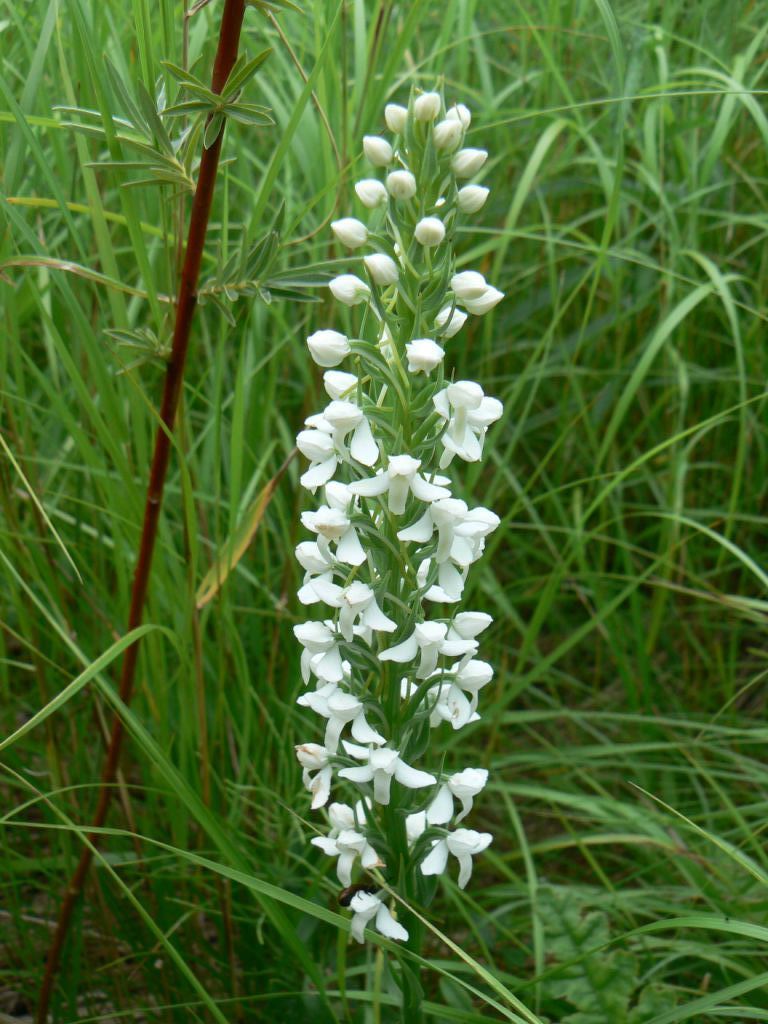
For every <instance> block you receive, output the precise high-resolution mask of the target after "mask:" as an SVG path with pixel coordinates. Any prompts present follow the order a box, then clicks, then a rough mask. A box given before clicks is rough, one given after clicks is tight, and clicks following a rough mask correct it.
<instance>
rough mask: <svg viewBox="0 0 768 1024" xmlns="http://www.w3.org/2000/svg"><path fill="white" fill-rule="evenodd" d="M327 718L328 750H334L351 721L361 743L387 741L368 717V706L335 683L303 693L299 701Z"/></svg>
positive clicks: (326, 743)
mask: <svg viewBox="0 0 768 1024" xmlns="http://www.w3.org/2000/svg"><path fill="white" fill-rule="evenodd" d="M296 703H297V704H301V706H302V707H306V708H311V709H312V710H313V711H314V712H315V713H316V714H318V715H320V716H322V717H323V718H327V719H328V725H327V726H326V727H325V740H324V741H323V743H324V746H325V748H326V750H329V751H330V752H331V753H332V754H335V753H336V751H337V750H338V749H339V740H340V739H341V733H342V731H343V729H344V726H345V725H349V724H350V723H351V726H352V729H351V731H352V735H353V736H354V738H355V739H356V740H357V742H358V743H379V744H383V743H386V742H387V741H386V738H385V737H384V736H381V735H380V734H379V733H377V732H376V730H375V729H372V728H371V726H370V725H369V724H368V721H367V720H366V717H365V708H364V706H363V704H362V702H361V701H359V700H358V699H357V697H355V696H354V695H353V694H351V693H347V692H346V690H342V689H341V687H340V686H338V684H336V683H327V684H326V685H325V686H321V687H320V688H319V689H318V690H314V691H310V692H309V693H304V694H302V695H301V697H299V698H298V700H297V701H296Z"/></svg>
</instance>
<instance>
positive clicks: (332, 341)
mask: <svg viewBox="0 0 768 1024" xmlns="http://www.w3.org/2000/svg"><path fill="white" fill-rule="evenodd" d="M307 345H309V351H310V354H311V356H312V358H313V359H314V361H315V362H316V363H317V365H318V366H338V365H339V363H340V362H341V361H342V359H343V358H344V357H345V356H348V355H349V353H350V348H349V340H348V339H347V337H346V335H344V334H340V333H339V332H338V331H315V333H314V334H310V336H309V337H308V338H307Z"/></svg>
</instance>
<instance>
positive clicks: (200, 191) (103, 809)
mask: <svg viewBox="0 0 768 1024" xmlns="http://www.w3.org/2000/svg"><path fill="white" fill-rule="evenodd" d="M244 14H245V0H225V4H224V11H223V14H222V18H221V26H220V28H219V42H218V47H217V50H216V58H215V61H214V66H213V75H212V78H211V89H212V90H213V91H214V92H217V93H218V92H221V89H222V87H223V85H224V83H225V82H226V80H227V77H228V75H229V73H230V71H231V70H232V67H233V66H234V64H235V61H236V60H237V51H238V47H239V44H240V31H241V29H242V24H243V17H244ZM223 136H224V127H223V124H222V128H221V130H220V131H219V134H218V136H217V138H216V140H215V141H214V142H213V144H212V145H211V146H210V147H209V148H207V149H203V153H202V157H201V160H200V171H199V174H198V179H197V186H196V188H195V195H194V199H193V201H192V212H191V214H190V221H189V234H188V237H187V247H186V251H185V253H184V262H183V265H182V269H181V278H180V281H179V291H178V298H177V302H176V318H175V323H174V331H173V346H172V349H171V356H170V359H169V361H168V366H167V369H166V373H165V381H164V385H163V397H162V403H161V406H160V423H159V424H158V427H157V433H156V435H155V447H154V452H153V456H152V466H151V469H150V476H149V483H148V485H147V493H146V500H145V505H144V521H143V525H142V530H141V539H140V542H139V554H138V558H137V560H136V569H135V571H134V576H133V584H132V588H131V604H130V609H129V613H128V626H127V629H128V631H130V630H132V629H135V628H136V627H137V626H139V625H141V622H142V619H143V617H144V605H145V603H146V598H147V590H148V587H149V579H150V574H151V570H152V557H153V554H154V549H155V541H156V539H157V529H158V523H159V518H160V508H161V505H162V501H163V490H164V487H165V478H166V475H167V472H168V462H169V459H170V453H171V438H172V434H173V427H174V421H175V419H176V411H177V408H178V405H179V398H180V396H181V389H182V384H183V379H184V365H185V362H186V358H187V350H188V348H189V339H190V334H191V330H192V322H193V317H194V311H195V306H196V304H197V282H198V278H199V275H200V263H201V260H202V256H203V249H204V245H205V236H206V233H207V230H208V218H209V216H210V212H211V204H212V201H213V193H214V187H215V184H216V174H217V171H218V166H219V156H220V154H221V144H222V139H223ZM138 653H139V647H138V644H137V643H134V644H132V645H131V646H130V647H128V648H127V649H126V651H125V654H124V656H123V662H122V666H121V672H120V683H119V687H118V692H119V695H120V699H121V701H122V702H123V703H124V704H125V705H128V704H130V700H131V696H132V693H133V686H134V679H135V676H136V663H137V658H138ZM124 732H125V726H124V724H123V720H122V718H121V717H120V715H119V714H118V713H116V714H115V717H114V719H113V722H112V731H111V734H110V739H109V746H108V747H107V751H106V754H105V758H104V765H103V768H102V773H101V786H100V789H99V798H98V802H97V805H96V811H95V813H94V816H93V822H92V829H93V831H92V832H90V833H89V834H88V840H89V843H88V844H87V845H86V846H85V847H84V848H83V851H82V853H81V855H80V860H79V861H78V864H77V867H76V868H75V871H74V873H73V875H72V878H71V879H70V882H69V885H68V886H67V890H66V892H65V894H64V898H63V899H62V902H61V907H60V910H59V916H58V920H57V923H56V929H55V931H54V933H53V938H52V940H51V945H50V947H49V950H48V957H47V960H46V965H45V973H44V975H43V982H42V985H41V988H40V996H39V1001H38V1005H37V1012H36V1021H37V1024H45V1022H46V1021H47V1019H48V1007H49V1004H50V1001H51V995H52V993H53V986H54V982H55V979H56V974H57V972H58V968H59V963H60V961H61V954H62V951H63V948H64V944H65V942H66V937H67V933H68V931H69V925H70V922H71V920H72V913H73V911H74V908H75V905H76V903H77V901H78V898H79V897H80V894H81V892H82V890H83V885H84V884H85V880H86V878H87V876H88V872H89V870H90V866H91V862H92V860H93V854H94V850H95V848H96V847H97V846H98V845H99V842H100V836H99V834H98V832H99V829H100V828H101V827H102V825H103V824H104V821H105V820H106V817H107V812H108V810H109V806H110V803H111V799H112V793H113V791H114V782H115V778H116V776H117V769H118V765H119V762H120V751H121V749H122V743H123V737H124Z"/></svg>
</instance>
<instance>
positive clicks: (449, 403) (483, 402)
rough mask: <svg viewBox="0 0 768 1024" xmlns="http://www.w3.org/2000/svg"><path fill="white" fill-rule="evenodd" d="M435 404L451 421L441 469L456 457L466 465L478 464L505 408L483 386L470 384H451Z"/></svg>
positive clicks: (446, 435) (445, 437) (444, 416)
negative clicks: (488, 436) (491, 426)
mask: <svg viewBox="0 0 768 1024" xmlns="http://www.w3.org/2000/svg"><path fill="white" fill-rule="evenodd" d="M432 401H433V402H434V405H435V409H436V410H437V412H438V414H439V415H440V416H441V417H442V418H443V419H444V420H447V421H448V427H447V429H446V430H445V431H444V432H443V434H442V436H441V440H442V443H443V447H444V448H445V451H444V452H443V454H442V456H441V458H440V468H441V469H444V468H445V467H446V466H448V465H449V464H450V462H451V461H452V459H453V457H454V455H458V456H459V458H460V459H464V461H465V462H477V461H478V460H479V459H480V458H481V456H482V454H483V440H484V438H485V434H486V431H487V430H488V427H490V425H491V424H492V423H495V422H496V420H497V419H499V417H500V416H501V414H502V412H503V411H504V406H503V405H502V404H501V402H500V401H499V400H498V399H497V398H489V397H486V396H485V395H484V394H483V389H482V388H481V387H480V385H479V384H476V383H475V382H474V381H471V380H459V381H455V382H454V383H453V384H449V385H448V387H447V388H445V389H444V390H443V391H439V392H438V393H437V394H436V395H435V397H434V398H433V399H432Z"/></svg>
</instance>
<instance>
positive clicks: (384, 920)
mask: <svg viewBox="0 0 768 1024" xmlns="http://www.w3.org/2000/svg"><path fill="white" fill-rule="evenodd" d="M349 907H350V910H352V912H353V913H354V915H355V916H354V917H353V918H352V926H351V928H350V931H351V933H352V937H353V938H355V939H357V941H358V942H363V941H364V932H365V926H366V925H367V924H368V922H369V921H370V920H371V918H373V917H375V918H376V931H377V932H381V934H382V935H386V937H387V938H388V939H397V941H398V942H406V941H407V939H408V932H407V931H406V930H405V928H403V926H402V925H401V924H398V922H397V921H396V920H395V919H394V917H392V915H391V913H390V912H389V908H388V907H387V905H386V904H385V903H382V901H381V899H380V897H378V896H375V895H374V894H373V893H370V892H356V893H355V895H354V896H353V897H352V899H351V901H350V904H349Z"/></svg>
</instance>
